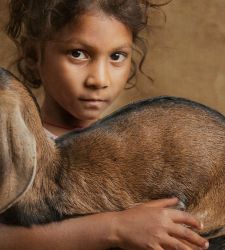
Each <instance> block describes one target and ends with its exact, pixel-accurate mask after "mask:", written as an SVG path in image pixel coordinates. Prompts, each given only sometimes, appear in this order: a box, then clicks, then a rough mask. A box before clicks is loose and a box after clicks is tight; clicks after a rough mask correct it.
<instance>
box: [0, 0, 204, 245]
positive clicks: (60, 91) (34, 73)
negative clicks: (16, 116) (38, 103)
mask: <svg viewBox="0 0 225 250" xmlns="http://www.w3.org/2000/svg"><path fill="white" fill-rule="evenodd" d="M150 6H151V4H150V2H149V1H147V0H146V1H144V0H139V1H138V0H116V1H115V0H101V1H100V0H73V1H71V0H47V1H40V0H29V1H27V0H12V1H11V3H10V15H11V16H10V21H9V24H8V28H7V31H8V35H9V36H10V37H11V38H12V39H13V40H14V41H15V42H16V44H17V46H18V48H19V50H20V52H21V54H20V56H21V57H20V58H19V61H18V69H19V71H20V73H21V74H22V75H23V77H24V79H25V80H26V82H27V83H28V84H30V86H32V87H39V86H40V84H43V87H44V90H45V100H44V103H43V106H42V108H41V113H42V117H43V123H44V127H45V128H46V130H47V131H48V133H50V134H51V136H54V137H55V136H59V135H62V134H63V133H65V132H67V131H68V130H72V129H80V128H84V127H87V126H90V125H91V124H92V123H93V122H95V121H96V120H97V119H99V118H100V117H101V114H102V112H103V111H104V110H105V109H106V108H107V107H108V106H109V105H110V104H111V103H112V102H113V101H114V100H115V98H116V97H117V96H118V95H119V93H120V92H121V91H122V90H123V89H124V87H125V85H126V83H127V82H128V80H129V78H131V76H132V73H134V71H132V70H131V69H133V70H134V69H135V64H134V63H133V60H132V50H133V46H134V44H136V45H137V41H140V40H139V37H138V34H139V32H140V31H141V30H142V29H143V28H145V27H146V25H147V14H148V8H149V7H150ZM141 44H142V43H141ZM142 45H143V44H142ZM142 48H143V49H144V47H143V46H142ZM132 65H133V67H132ZM176 204H177V199H176V198H174V199H165V200H159V201H152V202H149V203H147V204H143V205H140V206H137V207H134V208H132V209H129V210H126V211H121V212H108V213H102V214H98V215H92V216H86V217H82V218H78V219H70V220H65V221H63V222H58V223H52V224H51V225H42V226H33V227H32V228H30V229H26V228H21V227H7V226H4V225H2V226H1V234H0V235H1V236H0V237H1V239H0V249H41V250H45V249H77V250H78V249H79V250H82V249H87V250H91V249H107V248H111V247H119V248H123V249H182V250H188V249H192V248H191V246H190V245H191V244H192V245H194V246H198V247H201V248H204V249H206V248H207V247H208V242H207V241H206V240H205V239H203V238H201V237H200V236H199V235H198V234H196V233H195V232H194V231H192V229H191V228H195V229H198V228H200V227H201V224H200V222H198V221H196V220H195V218H193V217H192V216H190V215H189V214H187V213H184V212H181V211H177V210H174V209H170V208H169V207H170V206H175V205H176ZM3 239H4V240H3Z"/></svg>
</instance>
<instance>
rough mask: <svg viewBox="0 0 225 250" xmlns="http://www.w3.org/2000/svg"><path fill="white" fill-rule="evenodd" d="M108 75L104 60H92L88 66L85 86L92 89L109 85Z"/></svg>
mask: <svg viewBox="0 0 225 250" xmlns="http://www.w3.org/2000/svg"><path fill="white" fill-rule="evenodd" d="M109 84H110V77H109V69H108V66H107V63H106V62H101V61H100V62H93V63H92V64H91V65H90V67H89V72H88V76H87V79H86V81H85V86H86V87H88V88H93V89H102V88H107V87H109Z"/></svg>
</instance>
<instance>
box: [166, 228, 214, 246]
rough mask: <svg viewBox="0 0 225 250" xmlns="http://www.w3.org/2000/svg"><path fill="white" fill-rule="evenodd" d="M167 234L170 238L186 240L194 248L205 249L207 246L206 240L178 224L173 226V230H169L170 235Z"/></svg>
mask: <svg viewBox="0 0 225 250" xmlns="http://www.w3.org/2000/svg"><path fill="white" fill-rule="evenodd" d="M169 234H170V235H171V236H175V237H178V238H180V239H183V240H186V241H187V242H189V243H191V244H193V245H195V246H198V247H201V248H203V249H207V248H208V246H209V243H208V241H207V240H206V239H204V238H202V237H201V236H200V235H198V234H197V233H196V232H194V231H192V230H191V229H189V228H187V227H185V226H182V225H179V224H177V225H176V226H174V227H173V229H172V230H171V233H169Z"/></svg>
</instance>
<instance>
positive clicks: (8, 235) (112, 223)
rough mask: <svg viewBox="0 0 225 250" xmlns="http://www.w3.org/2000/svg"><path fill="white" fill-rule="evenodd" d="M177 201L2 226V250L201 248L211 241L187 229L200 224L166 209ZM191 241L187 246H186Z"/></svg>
mask: <svg viewBox="0 0 225 250" xmlns="http://www.w3.org/2000/svg"><path fill="white" fill-rule="evenodd" d="M176 203H177V199H165V200H159V201H154V202H149V203H146V204H144V205H140V206H137V207H134V208H131V209H128V210H125V211H122V212H108V213H100V214H96V215H91V216H85V217H80V218H76V219H69V220H65V221H62V222H57V223H51V224H48V225H38V226H33V227H31V228H23V227H14V226H5V225H1V226H0V249H1V250H15V249H16V250H28V249H29V250H52V249H55V250H73V249H74V250H78V249H79V250H95V249H96V250H103V249H108V248H111V247H120V248H122V249H141V250H142V249H143V250H145V249H146V250H147V249H180V250H191V249H193V248H190V247H188V244H193V245H195V246H199V247H201V248H205V249H206V247H207V241H206V240H205V239H203V238H201V237H200V236H199V235H197V234H196V233H195V232H193V231H192V230H191V229H189V228H187V227H186V226H184V224H185V225H188V226H191V227H193V228H200V226H201V225H200V223H199V222H198V221H196V220H195V219H194V218H193V217H192V216H190V215H189V214H187V213H184V212H181V211H177V210H174V209H169V208H166V207H167V206H173V205H175V204H176ZM184 242H187V243H184Z"/></svg>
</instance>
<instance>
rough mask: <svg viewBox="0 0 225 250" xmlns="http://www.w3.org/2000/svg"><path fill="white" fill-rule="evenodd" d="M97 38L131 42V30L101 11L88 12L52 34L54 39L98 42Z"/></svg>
mask: <svg viewBox="0 0 225 250" xmlns="http://www.w3.org/2000/svg"><path fill="white" fill-rule="evenodd" d="M99 39H101V40H102V41H105V42H109V41H110V40H111V42H112V43H113V42H116V41H117V42H118V43H130V44H132V32H131V31H130V29H129V28H128V27H127V26H126V25H125V24H123V23H122V22H120V21H119V20H117V19H116V18H114V17H112V16H107V15H106V14H104V13H101V12H89V13H85V14H84V15H81V16H80V17H79V18H78V19H76V20H74V21H72V22H70V23H68V24H67V25H65V26H64V27H63V28H62V29H60V30H59V31H58V32H57V33H56V34H55V36H54V40H58V41H62V42H73V41H77V40H84V41H88V42H89V43H99Z"/></svg>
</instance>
